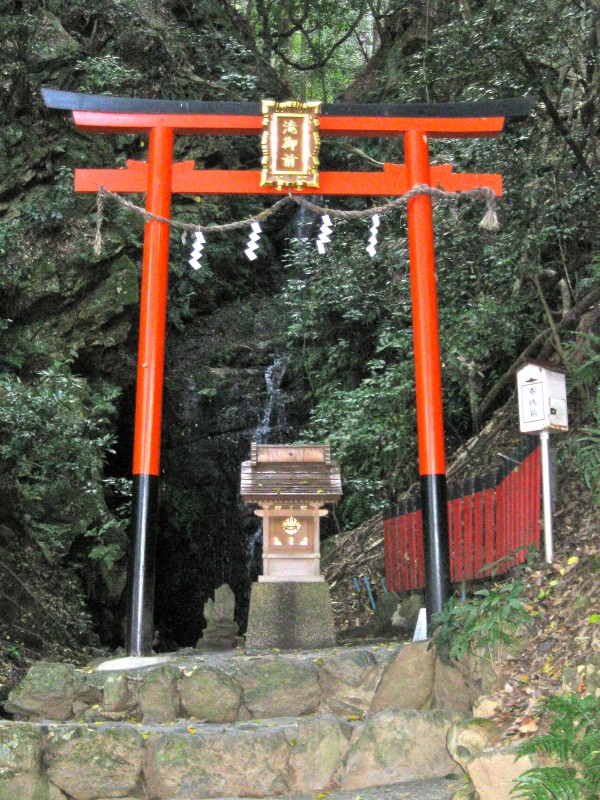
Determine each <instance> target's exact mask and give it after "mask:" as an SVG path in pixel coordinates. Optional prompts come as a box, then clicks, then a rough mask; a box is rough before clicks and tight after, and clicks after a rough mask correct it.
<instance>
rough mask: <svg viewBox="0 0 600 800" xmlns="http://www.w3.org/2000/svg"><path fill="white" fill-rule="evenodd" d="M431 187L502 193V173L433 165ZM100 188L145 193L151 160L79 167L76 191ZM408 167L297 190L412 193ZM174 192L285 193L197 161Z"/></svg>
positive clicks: (177, 177) (337, 175) (184, 167)
mask: <svg viewBox="0 0 600 800" xmlns="http://www.w3.org/2000/svg"><path fill="white" fill-rule="evenodd" d="M431 185H432V186H435V187H438V186H439V187H440V188H442V189H445V190H446V191H447V192H464V191H467V190H468V189H476V188H480V187H483V186H487V187H489V188H490V189H492V191H493V192H494V194H496V195H497V196H500V195H501V194H502V176H501V175H485V174H477V175H469V174H461V173H454V172H452V165H451V164H440V165H438V166H433V167H431ZM100 186H104V187H105V188H106V189H110V190H111V191H113V192H120V193H126V192H139V193H140V194H142V193H144V192H145V191H146V189H147V186H148V164H147V162H145V161H128V162H127V169H77V170H75V191H76V192H97V191H98V189H99V187H100ZM410 188H411V187H410V186H409V182H408V178H407V174H406V167H404V165H400V164H384V167H383V171H382V172H321V173H320V176H319V186H318V187H315V188H305V189H302V190H301V191H297V190H296V191H294V194H303V195H310V194H316V195H336V194H337V195H346V196H348V195H353V196H358V195H367V196H368V195H371V196H373V197H388V196H399V195H402V194H405V193H406V192H408V191H409V189H410ZM171 190H172V192H173V193H175V194H199V195H204V194H272V195H281V194H283V192H282V191H281V190H278V189H276V188H275V187H274V186H261V185H260V172H259V171H258V170H216V169H215V170H197V169H194V162H193V161H181V162H179V163H177V164H174V165H173V177H172V183H171Z"/></svg>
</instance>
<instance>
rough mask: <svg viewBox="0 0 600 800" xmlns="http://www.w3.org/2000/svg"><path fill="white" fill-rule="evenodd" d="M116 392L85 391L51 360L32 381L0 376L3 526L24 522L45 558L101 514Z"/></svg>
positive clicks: (56, 555)
mask: <svg viewBox="0 0 600 800" xmlns="http://www.w3.org/2000/svg"><path fill="white" fill-rule="evenodd" d="M117 394H118V391H117V390H116V389H115V388H114V387H112V386H109V385H106V384H99V385H98V386H97V387H95V388H92V387H91V386H90V385H89V384H88V383H87V381H85V380H83V379H81V378H77V377H75V376H74V375H72V373H71V372H70V369H69V366H68V361H65V360H62V361H56V362H54V363H53V364H52V365H51V366H50V367H49V368H48V369H46V370H44V371H43V372H40V373H39V375H38V376H37V378H36V380H35V381H33V382H30V383H25V382H24V381H22V380H21V379H20V378H18V377H16V376H14V375H10V374H3V375H0V460H1V461H2V463H3V480H2V490H3V493H4V494H10V504H8V505H7V506H6V507H5V512H4V513H5V514H6V513H9V515H10V516H9V517H8V519H6V521H7V523H8V524H13V525H14V524H15V523H17V524H18V521H21V524H24V525H25V527H26V529H27V531H28V532H29V534H30V535H31V537H32V538H33V539H34V541H35V542H36V543H37V545H38V546H39V547H40V549H41V550H42V552H43V553H44V555H45V557H46V558H47V560H48V561H50V562H55V561H57V560H59V559H61V558H63V557H64V556H65V555H66V554H67V553H68V551H69V548H70V547H71V545H72V544H73V542H74V541H75V539H76V538H77V536H78V535H83V534H85V533H86V531H87V529H88V527H91V526H92V525H93V524H94V523H95V522H96V520H98V519H99V518H101V517H102V515H104V514H106V506H105V504H104V496H103V492H102V487H101V478H102V466H103V461H104V457H105V454H106V452H108V451H110V450H111V448H112V444H113V436H112V434H111V433H110V432H109V423H110V420H111V417H112V415H113V414H114V410H115V409H114V405H113V400H114V399H115V398H116V396H117Z"/></svg>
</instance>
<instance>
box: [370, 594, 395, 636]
mask: <svg viewBox="0 0 600 800" xmlns="http://www.w3.org/2000/svg"><path fill="white" fill-rule="evenodd" d="M397 611H398V596H397V595H396V594H395V593H394V592H386V593H385V594H383V595H382V596H381V597H379V598H378V599H377V608H376V609H375V617H374V620H373V627H374V629H375V633H376V634H377V635H378V636H386V635H394V634H395V633H397V630H395V627H396V626H395V625H394V624H393V623H392V619H393V618H394V615H395V614H396V612H397Z"/></svg>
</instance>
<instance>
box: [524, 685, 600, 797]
mask: <svg viewBox="0 0 600 800" xmlns="http://www.w3.org/2000/svg"><path fill="white" fill-rule="evenodd" d="M541 712H542V714H546V713H548V714H549V717H550V727H549V731H548V733H547V734H544V735H542V736H537V737H534V738H532V739H528V740H527V741H525V742H523V743H522V744H521V745H520V747H519V756H522V755H525V754H530V753H540V754H543V755H546V756H549V757H551V758H553V759H554V760H555V761H557V762H558V764H557V765H555V766H551V767H534V768H533V769H530V770H527V772H524V773H523V775H521V777H520V778H519V780H518V781H517V783H516V785H515V788H514V789H513V794H514V797H515V798H527V800H597V798H598V797H599V796H600V699H599V698H597V697H581V696H580V695H575V694H569V695H566V696H564V697H550V698H549V699H548V700H546V702H545V703H544V704H543V705H542V708H541Z"/></svg>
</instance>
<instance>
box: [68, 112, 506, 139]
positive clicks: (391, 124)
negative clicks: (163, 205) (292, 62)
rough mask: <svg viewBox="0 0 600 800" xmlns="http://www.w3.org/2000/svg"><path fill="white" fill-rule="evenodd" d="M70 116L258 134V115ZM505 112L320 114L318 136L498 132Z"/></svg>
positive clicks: (84, 125) (127, 125) (115, 129)
mask: <svg viewBox="0 0 600 800" xmlns="http://www.w3.org/2000/svg"><path fill="white" fill-rule="evenodd" d="M73 120H74V122H75V124H76V125H77V127H78V128H79V129H80V130H82V131H89V132H90V133H147V132H148V131H150V130H152V128H171V129H172V130H173V131H174V133H175V134H204V135H205V136H206V135H208V136H210V135H219V136H257V135H260V134H261V133H262V131H263V118H262V117H261V116H256V117H255V116H243V115H241V114H231V115H230V114H131V113H129V114H127V113H123V114H121V113H114V112H106V111H73ZM503 127H504V117H417V118H416V117H324V116H323V117H320V120H319V132H320V134H321V136H386V137H388V136H392V137H393V136H403V135H404V134H405V133H406V132H407V131H410V130H414V129H415V128H418V129H419V130H422V131H424V132H425V133H427V135H428V136H430V137H433V138H444V137H446V138H447V137H451V138H452V139H455V138H457V137H458V138H463V137H471V136H476V137H478V138H479V137H481V136H484V137H485V136H497V135H498V134H499V133H500V132H501V131H502V128H503Z"/></svg>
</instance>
